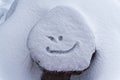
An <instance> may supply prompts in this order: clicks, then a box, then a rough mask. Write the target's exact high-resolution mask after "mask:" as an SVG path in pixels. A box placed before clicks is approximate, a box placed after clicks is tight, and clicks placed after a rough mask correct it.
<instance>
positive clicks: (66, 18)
mask: <svg viewBox="0 0 120 80" xmlns="http://www.w3.org/2000/svg"><path fill="white" fill-rule="evenodd" d="M28 47H29V49H30V53H31V56H32V58H33V59H34V60H35V61H36V62H37V61H40V63H39V65H40V66H41V67H43V68H45V69H47V70H50V71H82V70H84V69H86V68H88V67H89V64H90V61H91V57H92V55H93V53H94V52H95V40H94V35H93V34H92V31H91V30H90V28H89V26H88V24H87V22H86V21H85V20H84V18H83V16H82V14H80V13H79V12H77V11H76V10H74V9H72V8H69V7H64V6H59V7H55V8H53V9H52V10H50V11H49V12H48V13H47V15H46V16H45V17H43V19H42V20H41V21H40V22H38V24H37V25H35V27H34V28H33V29H32V31H31V32H30V35H29V38H28Z"/></svg>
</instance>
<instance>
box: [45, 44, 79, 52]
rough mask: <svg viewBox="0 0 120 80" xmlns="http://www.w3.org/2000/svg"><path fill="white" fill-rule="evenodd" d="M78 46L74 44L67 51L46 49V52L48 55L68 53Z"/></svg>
mask: <svg viewBox="0 0 120 80" xmlns="http://www.w3.org/2000/svg"><path fill="white" fill-rule="evenodd" d="M77 45H78V43H77V42H76V43H75V44H74V45H73V46H72V47H71V48H70V49H68V50H51V49H50V47H46V50H47V51H48V52H49V53H60V54H62V53H68V52H70V51H72V50H73V49H74V48H75V47H76V46H77Z"/></svg>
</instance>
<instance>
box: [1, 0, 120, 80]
mask: <svg viewBox="0 0 120 80" xmlns="http://www.w3.org/2000/svg"><path fill="white" fill-rule="evenodd" d="M59 5H65V6H68V5H69V6H71V7H73V8H76V9H77V11H80V12H82V13H83V14H84V16H85V17H86V20H87V22H88V23H89V26H90V28H91V30H92V31H93V34H94V35H95V43H96V50H97V53H96V56H95V59H94V61H93V63H92V64H91V65H90V68H89V69H88V70H87V71H85V72H83V74H81V75H79V76H73V77H72V78H71V80H113V79H114V80H120V76H119V75H120V63H119V61H120V46H119V45H120V2H119V0H52V1H51V0H28V1H26V0H20V1H19V2H18V5H17V7H16V9H15V11H14V13H13V15H12V16H11V17H10V18H8V19H7V21H6V22H5V23H3V24H2V25H0V79H1V80H40V74H41V71H40V70H39V68H37V66H32V61H31V59H30V57H29V50H28V49H27V47H26V42H27V37H28V34H29V32H30V30H31V28H32V27H33V26H34V25H35V24H36V23H37V22H38V21H40V19H41V18H42V17H43V16H44V15H45V14H46V12H47V11H48V10H50V9H51V8H53V7H55V6H59ZM46 9H47V10H46ZM27 56H28V57H27ZM31 69H32V71H31Z"/></svg>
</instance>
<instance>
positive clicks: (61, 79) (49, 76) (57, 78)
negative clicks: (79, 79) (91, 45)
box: [41, 71, 81, 80]
mask: <svg viewBox="0 0 120 80" xmlns="http://www.w3.org/2000/svg"><path fill="white" fill-rule="evenodd" d="M80 73H81V72H76V71H71V72H52V71H44V72H43V75H42V79H41V80H70V77H71V75H72V74H73V75H74V74H76V75H77V74H80Z"/></svg>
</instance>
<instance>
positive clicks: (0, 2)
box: [0, 0, 14, 24]
mask: <svg viewBox="0 0 120 80" xmlns="http://www.w3.org/2000/svg"><path fill="white" fill-rule="evenodd" d="M13 1H14V0H0V24H1V23H3V22H4V21H5V20H6V19H7V18H6V17H9V16H10V15H9V14H7V13H8V12H9V9H10V7H11V5H12V3H13ZM10 14H11V12H10Z"/></svg>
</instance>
